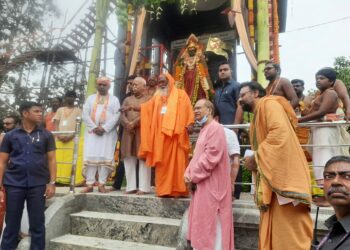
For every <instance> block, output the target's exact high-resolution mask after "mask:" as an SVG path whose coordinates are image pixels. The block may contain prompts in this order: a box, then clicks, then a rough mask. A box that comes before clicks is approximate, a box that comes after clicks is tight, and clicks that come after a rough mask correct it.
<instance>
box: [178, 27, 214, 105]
mask: <svg viewBox="0 0 350 250" xmlns="http://www.w3.org/2000/svg"><path fill="white" fill-rule="evenodd" d="M174 78H175V81H176V87H178V88H180V89H184V90H185V91H186V93H187V94H188V96H189V97H190V99H191V103H192V105H193V106H194V105H195V103H196V102H197V101H198V100H199V99H203V98H206V99H209V98H210V96H211V95H212V93H213V87H212V83H211V80H210V77H209V74H208V67H207V64H206V61H205V56H204V50H203V45H202V44H200V43H199V41H198V38H197V37H196V36H195V35H193V34H191V35H190V37H189V38H188V39H187V42H186V47H185V48H183V49H182V50H181V51H180V54H179V56H178V59H177V60H176V62H175V70H174Z"/></svg>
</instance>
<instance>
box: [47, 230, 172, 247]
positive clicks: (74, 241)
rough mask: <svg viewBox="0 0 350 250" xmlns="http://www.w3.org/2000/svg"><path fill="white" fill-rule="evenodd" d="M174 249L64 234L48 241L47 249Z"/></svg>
mask: <svg viewBox="0 0 350 250" xmlns="http://www.w3.org/2000/svg"><path fill="white" fill-rule="evenodd" d="M119 249H120V250H128V249H130V250H136V249H138V250H175V248H171V247H164V246H156V245H149V244H142V243H137V242H127V241H119V240H110V239H102V238H96V237H87V236H81V235H72V234H66V235H63V236H61V237H57V238H55V239H52V240H51V241H50V245H49V250H119Z"/></svg>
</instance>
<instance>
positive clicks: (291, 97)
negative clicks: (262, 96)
mask: <svg viewBox="0 0 350 250" xmlns="http://www.w3.org/2000/svg"><path fill="white" fill-rule="evenodd" d="M281 85H282V86H281V87H282V89H283V92H284V93H285V95H286V96H285V97H286V99H287V100H288V101H289V102H290V104H291V105H292V107H293V109H295V108H297V107H298V105H299V98H298V96H297V94H296V93H295V90H294V88H293V85H292V84H291V83H290V81H289V80H288V79H286V78H281Z"/></svg>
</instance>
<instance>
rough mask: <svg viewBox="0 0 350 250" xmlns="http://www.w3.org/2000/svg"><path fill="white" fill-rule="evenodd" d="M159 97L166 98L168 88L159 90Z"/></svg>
mask: <svg viewBox="0 0 350 250" xmlns="http://www.w3.org/2000/svg"><path fill="white" fill-rule="evenodd" d="M159 90H160V95H161V96H168V87H165V88H164V89H161V88H160V89H159Z"/></svg>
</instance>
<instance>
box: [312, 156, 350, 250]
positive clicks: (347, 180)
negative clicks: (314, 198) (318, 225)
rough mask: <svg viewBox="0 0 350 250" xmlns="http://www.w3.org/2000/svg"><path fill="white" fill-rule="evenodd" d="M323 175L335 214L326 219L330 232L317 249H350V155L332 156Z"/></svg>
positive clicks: (325, 188)
mask: <svg viewBox="0 0 350 250" xmlns="http://www.w3.org/2000/svg"><path fill="white" fill-rule="evenodd" d="M323 176H324V191H325V194H326V199H327V201H328V202H329V204H331V206H332V207H333V208H334V212H335V214H334V215H332V216H331V217H330V218H328V219H327V220H326V222H325V225H326V226H327V227H328V228H329V233H328V234H327V235H326V236H325V237H324V238H323V239H322V240H321V242H320V244H319V245H318V247H317V249H318V250H331V249H332V250H333V249H337V250H347V249H350V157H349V156H343V155H339V156H334V157H332V158H331V159H330V160H328V161H327V163H326V165H325V168H324V173H323Z"/></svg>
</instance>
